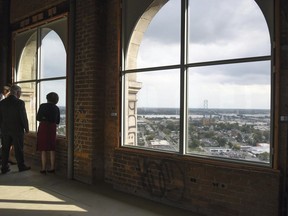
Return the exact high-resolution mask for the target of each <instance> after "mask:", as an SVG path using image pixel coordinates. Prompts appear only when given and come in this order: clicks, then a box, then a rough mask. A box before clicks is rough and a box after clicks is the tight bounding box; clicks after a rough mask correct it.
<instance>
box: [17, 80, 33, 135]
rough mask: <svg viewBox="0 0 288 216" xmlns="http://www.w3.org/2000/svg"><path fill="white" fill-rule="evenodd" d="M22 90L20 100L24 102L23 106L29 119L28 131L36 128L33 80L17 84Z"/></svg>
mask: <svg viewBox="0 0 288 216" xmlns="http://www.w3.org/2000/svg"><path fill="white" fill-rule="evenodd" d="M19 86H20V87H21V90H22V95H21V98H20V99H21V100H23V101H24V102H25V108H26V112H27V117H28V121H29V129H30V131H35V130H36V113H35V108H36V85H35V82H27V83H21V84H19Z"/></svg>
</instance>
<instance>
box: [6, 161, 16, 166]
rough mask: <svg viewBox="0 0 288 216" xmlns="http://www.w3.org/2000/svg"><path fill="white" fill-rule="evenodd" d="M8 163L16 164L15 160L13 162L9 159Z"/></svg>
mask: <svg viewBox="0 0 288 216" xmlns="http://www.w3.org/2000/svg"><path fill="white" fill-rule="evenodd" d="M8 163H9V164H11V165H16V164H17V162H14V161H11V160H9V161H8Z"/></svg>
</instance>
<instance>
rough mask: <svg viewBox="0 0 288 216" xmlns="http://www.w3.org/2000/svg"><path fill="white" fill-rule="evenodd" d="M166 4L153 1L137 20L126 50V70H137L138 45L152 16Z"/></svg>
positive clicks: (164, 1)
mask: <svg viewBox="0 0 288 216" xmlns="http://www.w3.org/2000/svg"><path fill="white" fill-rule="evenodd" d="M167 2H168V0H155V1H153V2H152V3H151V4H150V5H149V7H148V8H147V9H146V10H145V12H144V13H143V14H142V16H141V17H140V18H139V20H138V22H137V24H136V26H135V28H134V30H133V33H132V36H131V39H130V43H129V46H128V50H127V58H126V69H131V68H137V56H138V51H139V47H140V44H141V42H142V39H143V35H144V33H145V31H146V30H147V28H148V26H149V24H150V23H151V21H152V19H153V18H154V16H155V15H156V14H157V13H158V12H159V10H160V9H161V8H162V7H163V6H164V5H165V4H166V3H167Z"/></svg>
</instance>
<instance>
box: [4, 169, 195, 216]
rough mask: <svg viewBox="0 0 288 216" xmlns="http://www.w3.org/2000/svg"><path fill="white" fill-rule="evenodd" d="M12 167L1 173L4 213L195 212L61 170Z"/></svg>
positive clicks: (120, 215)
mask: <svg viewBox="0 0 288 216" xmlns="http://www.w3.org/2000/svg"><path fill="white" fill-rule="evenodd" d="M10 168H11V171H10V172H9V173H7V174H4V175H3V174H0V215H1V216H12V215H13V216H16V215H17V216H18V215H21V216H26V215H27V216H28V215H29V216H34V215H35V216H36V215H37V216H39V215H41V216H46V215H47V216H54V215H57V216H63V215H65V216H68V215H69V216H75V215H79V216H90V215H91V216H92V215H93V216H98V215H99V216H114V215H115V216H124V215H125V216H130V215H131V216H156V215H163V216H164V215H165V216H188V215H189V216H193V214H192V213H191V212H188V211H184V210H181V209H177V208H173V207H169V206H165V205H162V204H159V203H155V202H152V201H149V200H146V199H142V198H139V197H135V196H133V195H129V194H125V193H122V192H119V191H116V190H113V188H111V186H107V185H105V184H102V185H96V186H91V185H87V184H83V183H80V182H77V181H74V180H68V179H66V178H63V177H60V176H57V174H56V175H55V174H49V175H48V174H47V175H46V176H45V175H42V174H40V173H39V169H36V168H34V169H33V167H32V170H29V171H25V172H21V173H19V172H18V170H17V166H15V165H14V166H10ZM194 216H196V215H194Z"/></svg>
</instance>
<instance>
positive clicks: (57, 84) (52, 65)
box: [40, 31, 66, 106]
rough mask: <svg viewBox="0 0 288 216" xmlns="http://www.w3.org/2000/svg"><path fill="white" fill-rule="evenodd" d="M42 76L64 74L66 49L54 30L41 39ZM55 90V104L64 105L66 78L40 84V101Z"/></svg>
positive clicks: (43, 101)
mask: <svg viewBox="0 0 288 216" xmlns="http://www.w3.org/2000/svg"><path fill="white" fill-rule="evenodd" d="M41 59H42V64H41V65H42V68H41V71H42V78H49V77H62V76H66V50H65V47H64V45H63V43H62V40H61V39H60V37H59V36H58V35H57V33H56V32H55V31H50V32H49V33H48V34H47V35H46V36H45V37H44V38H43V40H42V46H41ZM52 91H53V92H56V93H57V94H58V96H59V102H58V104H57V105H59V106H65V105H66V97H65V96H66V79H64V80H58V81H46V82H43V85H41V92H40V95H41V98H40V103H46V101H47V100H46V95H47V94H48V93H49V92H52Z"/></svg>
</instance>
